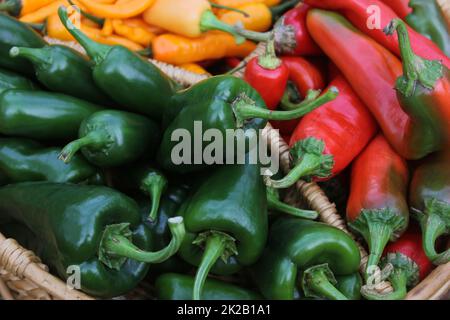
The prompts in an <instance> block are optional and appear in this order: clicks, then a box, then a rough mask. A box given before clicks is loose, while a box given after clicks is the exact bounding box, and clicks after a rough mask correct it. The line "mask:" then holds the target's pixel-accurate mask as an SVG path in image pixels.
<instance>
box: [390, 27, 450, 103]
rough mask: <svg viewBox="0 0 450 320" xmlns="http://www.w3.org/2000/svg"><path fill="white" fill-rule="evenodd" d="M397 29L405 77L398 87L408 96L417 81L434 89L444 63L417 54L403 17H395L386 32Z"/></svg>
mask: <svg viewBox="0 0 450 320" xmlns="http://www.w3.org/2000/svg"><path fill="white" fill-rule="evenodd" d="M395 30H396V31H397V35H398V42H399V47H400V54H401V56H402V63H403V77H401V78H400V79H399V80H400V81H398V82H397V89H398V90H399V91H400V92H401V93H402V94H403V95H405V96H406V97H409V96H411V95H412V94H413V93H414V90H415V87H416V83H417V82H419V83H420V84H422V85H423V86H424V87H426V88H428V89H430V90H432V89H433V88H434V86H435V83H436V81H437V80H438V79H439V78H440V77H442V74H443V73H442V63H441V62H440V61H431V60H426V59H423V58H421V57H419V56H417V55H416V54H415V53H414V52H413V50H412V47H411V42H410V39H409V34H408V29H407V27H406V24H405V22H404V21H402V20H401V19H398V18H397V19H393V20H392V21H391V22H390V23H389V25H387V26H386V28H385V29H384V32H385V33H386V34H388V35H391V34H393V33H394V31H395Z"/></svg>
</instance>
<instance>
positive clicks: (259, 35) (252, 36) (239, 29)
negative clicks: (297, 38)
mask: <svg viewBox="0 0 450 320" xmlns="http://www.w3.org/2000/svg"><path fill="white" fill-rule="evenodd" d="M233 30H234V32H235V33H237V34H238V35H240V36H242V37H244V38H246V39H248V40H252V41H255V42H267V41H269V40H270V39H271V38H273V36H274V35H273V33H272V32H271V31H267V32H257V31H251V30H246V29H244V27H243V26H242V24H236V25H235V26H234V27H233Z"/></svg>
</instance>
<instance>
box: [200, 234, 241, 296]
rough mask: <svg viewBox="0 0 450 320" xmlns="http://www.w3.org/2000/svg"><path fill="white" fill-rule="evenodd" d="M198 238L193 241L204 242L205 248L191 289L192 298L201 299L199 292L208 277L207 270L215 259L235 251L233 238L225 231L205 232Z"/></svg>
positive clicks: (226, 256)
mask: <svg viewBox="0 0 450 320" xmlns="http://www.w3.org/2000/svg"><path fill="white" fill-rule="evenodd" d="M198 239H199V240H196V241H194V244H200V243H203V242H205V249H204V252H203V257H202V261H201V262H200V265H199V267H198V269H197V273H196V275H195V282H194V290H193V299H194V300H200V299H201V293H202V290H203V286H204V284H205V281H206V278H207V277H208V274H209V271H210V270H211V268H212V267H213V266H214V264H215V263H216V262H217V260H218V259H219V258H220V257H222V259H224V260H226V259H227V258H228V256H229V254H235V253H236V248H235V240H234V239H233V238H232V237H230V236H229V235H227V234H225V233H222V232H217V231H212V232H209V233H207V234H203V235H199V238H198ZM227 251H230V253H228V252H227ZM224 257H225V258H224Z"/></svg>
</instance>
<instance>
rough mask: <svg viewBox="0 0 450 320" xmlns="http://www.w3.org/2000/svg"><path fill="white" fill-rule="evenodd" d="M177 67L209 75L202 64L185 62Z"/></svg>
mask: <svg viewBox="0 0 450 320" xmlns="http://www.w3.org/2000/svg"><path fill="white" fill-rule="evenodd" d="M179 67H180V68H182V69H184V70H187V71H190V72H192V73H196V74H205V75H210V73H209V72H208V71H206V70H205V69H204V68H203V67H202V66H200V65H198V64H196V63H185V64H182V65H180V66H179Z"/></svg>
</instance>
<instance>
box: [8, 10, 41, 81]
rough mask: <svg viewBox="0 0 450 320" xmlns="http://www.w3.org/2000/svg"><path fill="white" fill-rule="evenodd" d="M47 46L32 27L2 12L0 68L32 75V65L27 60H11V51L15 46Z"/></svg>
mask: <svg viewBox="0 0 450 320" xmlns="http://www.w3.org/2000/svg"><path fill="white" fill-rule="evenodd" d="M45 45H46V42H45V41H44V39H42V37H41V36H40V35H39V34H38V33H37V32H36V31H34V30H33V29H32V28H31V27H29V26H27V25H26V24H24V23H21V22H20V21H18V20H16V19H14V18H12V17H10V16H8V15H7V14H5V13H2V12H0V67H2V68H6V69H8V70H12V71H16V72H19V73H22V74H26V75H32V74H33V67H32V66H31V64H30V63H29V62H28V61H27V60H25V59H11V58H10V57H9V50H11V48H12V47H14V46H23V47H30V48H41V47H43V46H45Z"/></svg>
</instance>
